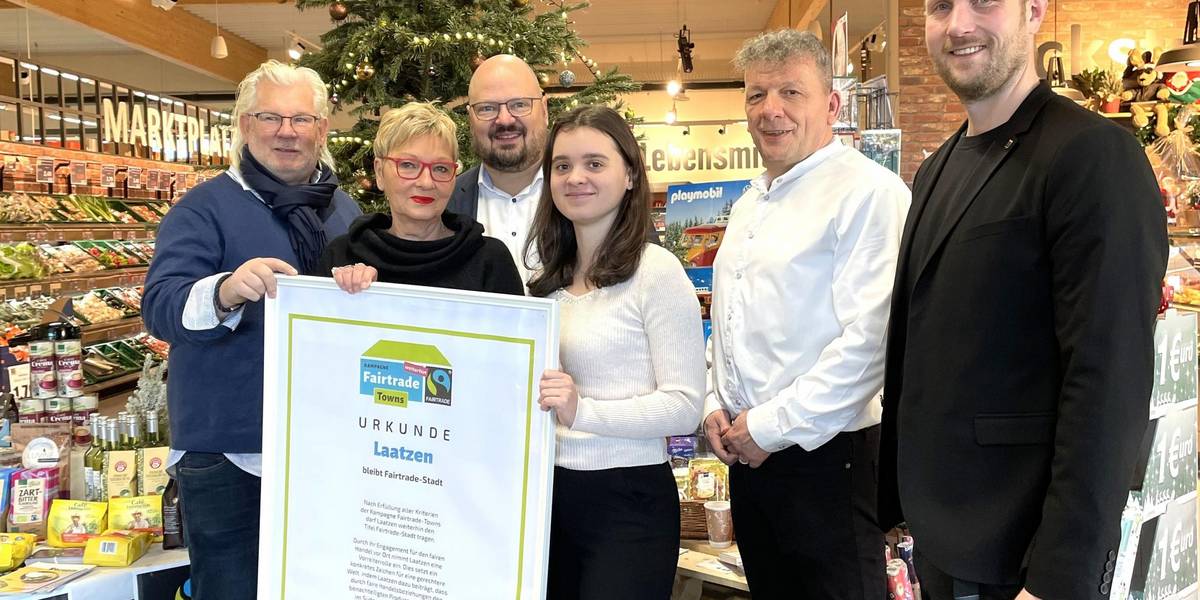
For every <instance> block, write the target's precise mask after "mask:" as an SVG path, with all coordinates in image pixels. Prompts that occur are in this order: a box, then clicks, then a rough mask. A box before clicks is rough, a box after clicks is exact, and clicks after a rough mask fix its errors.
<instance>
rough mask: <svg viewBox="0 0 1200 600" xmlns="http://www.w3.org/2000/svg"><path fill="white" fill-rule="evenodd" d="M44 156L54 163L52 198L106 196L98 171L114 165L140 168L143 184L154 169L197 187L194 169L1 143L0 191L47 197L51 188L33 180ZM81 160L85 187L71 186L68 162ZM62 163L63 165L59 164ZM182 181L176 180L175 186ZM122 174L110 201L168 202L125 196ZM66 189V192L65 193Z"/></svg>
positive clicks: (139, 194) (155, 195)
mask: <svg viewBox="0 0 1200 600" xmlns="http://www.w3.org/2000/svg"><path fill="white" fill-rule="evenodd" d="M43 156H51V157H53V158H54V159H55V170H54V186H53V193H55V194H66V193H74V194H92V195H97V196H109V195H110V194H109V190H108V188H104V187H100V185H99V184H100V167H101V165H116V166H117V167H141V168H142V169H143V175H142V181H143V182H145V180H146V171H147V170H149V169H155V170H159V171H170V172H172V173H174V174H175V175H176V177H184V178H186V181H187V183H186V187H188V188H190V187H194V186H195V185H196V174H195V172H194V171H195V167H193V166H192V165H188V164H182V163H169V162H161V161H156V160H148V159H144V158H131V157H127V156H114V155H110V154H98V153H95V152H84V151H81V150H68V149H65V148H54V147H49V146H38V145H34V144H22V143H18V142H5V141H0V166H3V177H0V191H19V192H37V193H50V192H51V190H50V186H47V185H46V184H44V183H38V182H37V180H36V170H35V169H36V164H37V159H38V158H40V157H43ZM73 160H76V161H78V160H81V161H84V162H85V163H87V172H88V174H87V179H88V184H89V185H86V186H71V185H69V184H70V174H69V172H68V166H67V165H68V164H69V161H73ZM60 161H61V163H62V164H59V162H60ZM179 181H181V180H179V179H176V182H177V183H176V185H177V186H178V182H179ZM124 185H125V171H124V170H118V172H117V187H115V188H113V189H112V192H113V193H112V194H111V196H113V197H128V198H130V199H142V200H154V199H161V200H169V199H171V195H170V193H168V192H151V191H149V190H145V189H140V190H133V189H131V190H128V195H127V196H126V195H125V191H124ZM68 188H69V189H68Z"/></svg>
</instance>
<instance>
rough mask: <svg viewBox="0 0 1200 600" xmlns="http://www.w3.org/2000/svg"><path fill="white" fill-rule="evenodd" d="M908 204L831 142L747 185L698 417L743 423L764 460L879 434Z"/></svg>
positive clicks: (728, 253) (882, 173)
mask: <svg viewBox="0 0 1200 600" xmlns="http://www.w3.org/2000/svg"><path fill="white" fill-rule="evenodd" d="M910 201H911V194H910V192H909V190H908V187H907V186H905V184H904V182H903V181H901V179H900V178H899V177H898V176H896V174H894V173H892V172H891V171H889V170H887V169H885V168H884V167H882V166H880V165H878V164H876V163H875V162H873V161H871V160H870V159H869V158H867V157H865V156H863V155H862V154H860V153H859V152H858V151H857V150H854V149H853V148H848V147H845V146H842V145H841V144H840V143H838V142H836V141H834V142H831V143H830V144H828V145H826V146H825V147H823V148H821V149H819V150H817V151H816V152H814V153H813V154H811V155H810V156H809V157H808V158H806V159H804V160H802V161H800V162H799V163H797V164H796V165H795V166H794V167H792V168H791V170H789V171H788V172H787V173H784V174H783V175H781V176H779V177H776V178H775V180H774V181H769V180H768V179H767V175H766V174H763V175H761V176H759V177H758V178H756V179H754V180H753V181H752V182H751V187H750V188H749V189H747V190H746V192H745V194H743V195H742V197H741V198H739V199H738V201H737V202H736V203H735V204H734V206H733V210H732V212H731V213H730V216H729V225H728V227H727V228H726V230H725V238H724V240H723V242H722V243H721V249H720V252H718V253H717V259H716V262H715V264H714V265H713V305H712V336H711V338H710V339H709V344H710V347H709V360H710V372H709V381H708V390H707V392H708V393H707V394H706V397H705V410H704V414H705V415H706V416H707V415H708V414H710V413H712V412H713V411H715V410H719V409H721V408H724V409H726V410H728V411H729V413H730V416H731V418H733V417H736V416H737V415H738V414H740V413H742V412H745V411H749V413H748V414H747V416H746V419H747V423H746V425H747V427H748V429H749V432H750V436H751V437H753V438H754V441H755V443H757V444H758V445H759V447H761V448H762V449H763V450H766V451H768V452H777V451H779V450H782V449H784V448H787V447H788V446H791V445H793V444H797V445H799V446H800V447H802V448H804V449H805V450H810V451H811V450H813V449H816V448H818V447H820V446H821V445H822V444H824V443H825V442H827V441H829V440H830V439H832V438H833V437H834V436H835V435H837V434H838V433H840V432H843V431H857V430H859V429H863V428H865V427H870V426H872V425H876V424H878V423H879V420H880V413H881V407H880V402H879V394H880V391H881V390H882V388H883V368H884V350H885V335H886V332H887V324H888V314H889V311H890V303H891V296H892V283H893V280H894V279H895V274H896V261H897V257H898V255H899V252H900V236H901V234H902V230H903V228H904V219H905V216H906V215H907V213H908V205H909V202H910Z"/></svg>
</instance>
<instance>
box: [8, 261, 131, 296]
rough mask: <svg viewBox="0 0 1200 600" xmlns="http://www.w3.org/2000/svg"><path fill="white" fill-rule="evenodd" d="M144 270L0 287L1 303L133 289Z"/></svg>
mask: <svg viewBox="0 0 1200 600" xmlns="http://www.w3.org/2000/svg"><path fill="white" fill-rule="evenodd" d="M146 269H147V267H124V268H121V269H106V270H104V271H96V272H94V273H63V274H61V275H51V276H49V277H44V278H42V279H25V280H20V281H7V282H3V283H0V299H4V298H24V297H26V296H37V295H41V294H48V295H51V296H62V295H65V294H80V293H83V292H86V291H89V290H94V289H96V288H106V287H136V286H140V285H142V284H143V283H144V282H145V280H146Z"/></svg>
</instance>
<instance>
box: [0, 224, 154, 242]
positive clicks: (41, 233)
mask: <svg viewBox="0 0 1200 600" xmlns="http://www.w3.org/2000/svg"><path fill="white" fill-rule="evenodd" d="M157 229H158V224H157V223H25V224H16V223H5V224H3V225H0V242H38V243H43V242H74V241H80V240H152V239H154V232H155V231H156V230H157Z"/></svg>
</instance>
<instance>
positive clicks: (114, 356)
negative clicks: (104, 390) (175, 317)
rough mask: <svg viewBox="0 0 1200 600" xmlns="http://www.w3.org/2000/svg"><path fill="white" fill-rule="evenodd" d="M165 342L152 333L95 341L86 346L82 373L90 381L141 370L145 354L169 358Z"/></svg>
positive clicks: (158, 358) (89, 382) (93, 381)
mask: <svg viewBox="0 0 1200 600" xmlns="http://www.w3.org/2000/svg"><path fill="white" fill-rule="evenodd" d="M166 354H167V344H166V342H164V341H162V340H159V339H156V338H154V337H152V336H150V335H149V334H145V333H143V334H140V335H138V336H136V337H131V338H126V339H123V340H116V341H114V342H108V343H104V344H95V345H92V346H88V347H86V348H84V349H83V376H84V382H85V383H87V384H89V385H90V384H92V383H96V382H98V381H104V380H105V379H111V378H113V377H118V376H121V375H125V374H127V373H133V372H135V371H138V370H141V368H142V365H143V363H145V362H146V358H147V357H149V358H151V359H153V360H155V361H158V360H163V359H165V358H166Z"/></svg>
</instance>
